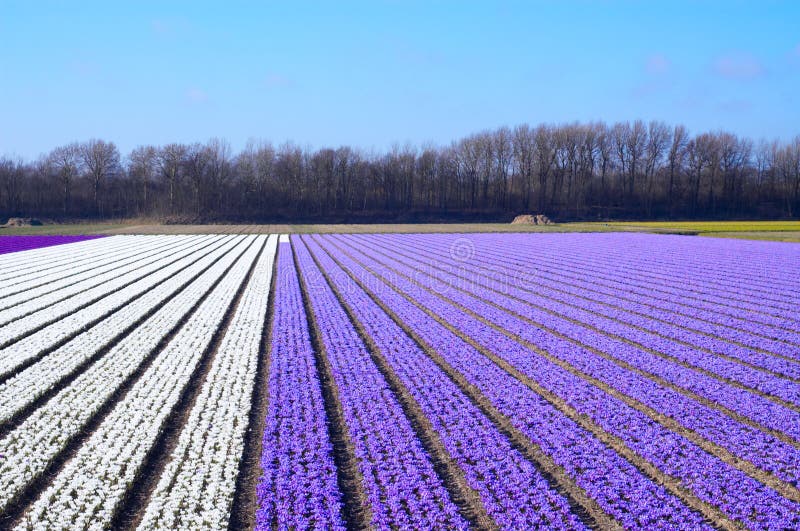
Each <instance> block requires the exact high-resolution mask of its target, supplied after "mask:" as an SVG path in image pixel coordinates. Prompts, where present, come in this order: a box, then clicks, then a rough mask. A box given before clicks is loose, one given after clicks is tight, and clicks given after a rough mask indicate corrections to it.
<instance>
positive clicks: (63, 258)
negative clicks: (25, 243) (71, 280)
mask: <svg viewBox="0 0 800 531" xmlns="http://www.w3.org/2000/svg"><path fill="white" fill-rule="evenodd" d="M131 241H133V240H132V239H127V238H125V237H123V236H114V237H112V238H99V239H94V240H85V241H81V242H74V243H67V244H62V245H52V246H49V247H42V248H40V249H30V250H28V251H18V252H15V253H8V254H4V255H0V270H1V271H2V272H0V282H8V281H9V280H10V279H16V278H19V277H24V276H26V275H30V274H32V273H35V272H38V271H43V270H45V269H49V268H53V267H60V266H64V265H68V264H70V263H75V262H79V263H80V262H83V261H86V260H91V259H92V258H93V257H95V256H96V255H97V253H98V252H103V251H104V250H106V249H113V248H119V247H121V246H126V245H130V243H131Z"/></svg>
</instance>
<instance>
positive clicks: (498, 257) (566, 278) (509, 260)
mask: <svg viewBox="0 0 800 531" xmlns="http://www.w3.org/2000/svg"><path fill="white" fill-rule="evenodd" d="M400 245H403V246H405V247H406V248H410V249H411V252H414V251H416V252H420V244H419V243H416V242H411V243H408V242H403V243H401V244H400ZM393 249H394V248H393ZM421 252H427V253H433V252H434V250H432V249H429V248H426V249H425V250H423V251H421ZM436 252H438V254H440V255H443V254H444V251H442V250H441V249H440V248H436ZM488 252H489V253H491V254H492V255H493V258H492V259H493V260H495V261H497V262H499V263H502V264H504V265H503V266H502V267H505V268H506V271H514V270H515V269H516V268H518V267H519V261H521V260H522V259H521V258H514V257H513V256H508V255H504V254H502V253H497V252H493V251H488ZM515 260H516V261H515ZM509 264H510V265H509ZM472 265H473V266H475V267H479V268H480V269H484V270H489V271H492V270H491V268H489V267H486V266H483V265H480V264H472ZM540 267H542V268H544V267H546V266H545V265H541V266H540ZM594 273H595V274H596V273H597V272H596V271H595V272H594ZM534 274H535V275H539V274H540V270H539V269H538V268H537V269H536V270H535V273H534ZM577 274H578V273H575V275H577ZM587 274H588V273H587ZM543 276H547V277H548V278H550V279H551V280H552V281H553V282H559V283H562V284H569V282H570V279H574V278H575V276H574V275H573V276H570V275H569V274H565V273H564V270H563V269H557V270H548V271H546V273H545V275H543ZM559 277H563V279H562V278H559ZM514 278H516V277H514ZM578 280H581V281H582V282H589V280H588V279H580V278H578ZM614 282H618V283H619V282H623V281H622V280H616V281H614ZM517 287H519V286H517ZM520 289H524V290H525V291H531V290H528V289H526V288H522V287H520ZM548 289H552V290H553V291H558V292H561V293H564V294H566V295H568V296H570V297H579V298H582V299H585V300H588V301H591V302H595V303H597V304H602V305H605V306H608V307H611V308H615V309H618V310H621V311H624V312H628V313H632V314H635V315H638V316H640V317H644V318H647V319H653V320H655V321H660V322H665V323H667V324H669V325H671V326H674V327H677V328H681V329H684V330H687V331H690V332H693V333H696V334H700V335H703V336H706V337H711V338H714V339H717V340H720V341H724V342H726V343H730V344H733V345H737V346H740V347H743V348H747V349H750V350H753V351H756V352H760V353H763V354H766V355H769V356H775V357H778V358H782V359H785V360H787V361H790V362H793V363H800V360H798V359H797V358H791V357H788V356H785V355H782V354H778V353H775V352H772V351H770V350H767V349H763V348H760V347H753V346H749V345H747V344H745V343H741V342H739V341H737V340H735V339H732V338H726V337H720V336H715V335H712V334H710V333H708V332H703V331H702V330H696V329H694V328H691V327H689V326H686V325H681V324H676V323H672V322H670V321H666V320H664V319H662V318H659V317H654V316H652V315H648V314H645V313H641V312H639V311H636V310H633V309H630V308H625V307H622V306H619V305H616V304H612V303H609V302H604V301H599V300H595V299H592V298H591V297H588V296H585V295H578V294H574V293H570V292H568V291H565V290H562V289H559V288H555V287H551V286H548ZM608 289H611V290H615V291H616V290H619V289H620V288H613V287H610V286H608ZM581 290H582V291H584V292H594V293H600V294H601V295H604V296H611V295H609V294H607V293H602V292H601V291H599V290H595V289H591V288H581ZM613 296H614V297H616V298H618V299H620V300H625V301H628V302H632V303H634V304H641V305H642V306H648V307H650V308H653V309H654V310H657V311H667V310H665V309H664V308H660V307H658V306H655V305H653V304H649V303H647V302H642V301H633V300H631V299H629V298H627V297H625V296H624V294H622V293H620V294H616V293H615V294H614V295H613ZM661 300H663V299H661ZM669 311H672V310H669ZM706 311H708V310H706ZM675 313H676V314H678V315H682V316H684V317H686V318H688V319H694V320H697V321H702V322H705V323H708V324H711V325H713V326H720V327H725V328H730V329H731V330H736V331H739V332H744V333H747V334H751V335H753V336H756V337H761V338H764V339H768V340H770V341H776V342H780V343H784V344H787V345H791V346H800V343H796V342H793V341H789V340H784V339H780V338H775V337H770V336H768V335H766V334H763V333H759V332H754V331H751V330H745V329H742V328H738V327H736V326H732V325H729V324H722V323H718V322H714V321H711V320H708V319H705V318H701V317H696V316H694V315H691V314H688V313H685V312H681V311H675ZM737 319H739V320H743V319H741V318H737ZM765 326H769V327H771V328H778V329H782V330H787V331H790V332H794V331H795V330H794V329H792V328H788V327H784V326H778V325H765ZM673 341H677V340H673ZM694 348H698V347H694Z"/></svg>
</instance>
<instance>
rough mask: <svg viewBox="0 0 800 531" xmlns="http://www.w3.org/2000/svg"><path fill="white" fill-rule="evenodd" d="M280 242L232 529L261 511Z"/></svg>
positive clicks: (247, 524) (248, 526) (246, 523)
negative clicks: (258, 488)
mask: <svg viewBox="0 0 800 531" xmlns="http://www.w3.org/2000/svg"><path fill="white" fill-rule="evenodd" d="M279 252H280V244H276V249H275V257H274V259H273V262H272V282H271V283H270V287H269V302H268V303H267V316H266V322H265V324H264V329H263V331H262V334H261V343H260V344H259V348H258V363H257V365H256V379H255V384H254V388H253V400H252V406H251V408H250V414H249V416H248V419H247V426H248V427H247V432H246V433H245V438H244V450H243V451H242V460H241V461H240V463H239V473H238V475H237V476H236V487H235V489H234V491H233V504H232V506H231V517H230V520H229V521H228V530H229V531H236V530H239V529H253V527H254V526H255V520H256V518H255V517H256V511H257V510H258V499H257V498H256V486H257V484H258V478H259V477H260V476H261V452H262V450H263V442H264V426H265V425H266V418H267V409H268V406H269V373H270V366H271V360H272V327H273V323H274V321H275V290H276V289H277V284H278V253H279Z"/></svg>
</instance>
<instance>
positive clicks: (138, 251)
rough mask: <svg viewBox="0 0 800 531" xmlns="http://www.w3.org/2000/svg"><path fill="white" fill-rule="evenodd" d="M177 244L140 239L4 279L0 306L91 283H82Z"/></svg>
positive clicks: (0, 307) (0, 289) (7, 305)
mask: <svg viewBox="0 0 800 531" xmlns="http://www.w3.org/2000/svg"><path fill="white" fill-rule="evenodd" d="M181 240H183V241H185V238H181ZM180 243H181V241H179V240H172V241H170V240H163V239H161V240H158V239H150V240H148V241H143V242H142V244H141V245H135V246H129V247H125V248H122V249H114V250H113V251H111V252H108V253H103V254H102V255H99V256H97V257H96V258H95V259H94V260H92V261H90V262H85V263H82V264H74V265H71V266H69V265H68V266H65V267H58V268H53V269H50V270H47V271H42V272H39V273H36V274H34V275H31V276H29V277H25V278H24V279H23V280H20V282H16V283H14V284H11V283H6V282H4V283H3V287H2V288H0V309H5V308H8V307H10V306H13V305H14V304H18V303H19V302H22V301H27V300H30V299H33V298H34V297H40V296H42V295H45V294H48V293H51V292H54V291H64V290H65V289H66V288H71V287H73V286H75V285H78V284H80V285H83V286H91V285H92V284H87V283H86V281H87V280H92V279H93V278H94V277H96V276H98V275H102V274H103V273H105V272H107V271H110V270H113V269H116V268H117V267H120V266H123V265H127V264H128V263H131V262H135V261H138V260H143V259H144V258H147V257H149V256H151V255H152V254H154V253H158V252H159V251H161V250H162V249H165V248H168V247H171V246H175V245H178V244H180ZM95 284H97V282H95ZM84 289H85V287H84ZM74 293H77V291H74V290H73V291H72V292H71V294H74Z"/></svg>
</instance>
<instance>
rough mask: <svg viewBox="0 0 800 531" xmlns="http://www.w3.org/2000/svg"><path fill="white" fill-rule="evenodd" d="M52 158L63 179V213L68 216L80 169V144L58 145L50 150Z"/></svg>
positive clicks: (60, 177)
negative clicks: (74, 184) (74, 183)
mask: <svg viewBox="0 0 800 531" xmlns="http://www.w3.org/2000/svg"><path fill="white" fill-rule="evenodd" d="M50 160H51V162H52V164H53V167H54V168H55V169H56V171H57V172H58V176H59V179H60V181H61V188H62V190H63V191H64V194H63V200H64V202H63V213H64V215H65V216H67V215H69V212H70V200H71V195H72V183H73V182H74V180H75V178H77V176H78V171H79V169H80V163H81V159H80V146H79V145H78V144H77V143H72V144H67V145H66V146H61V147H57V148H55V149H54V150H53V151H51V152H50Z"/></svg>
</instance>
